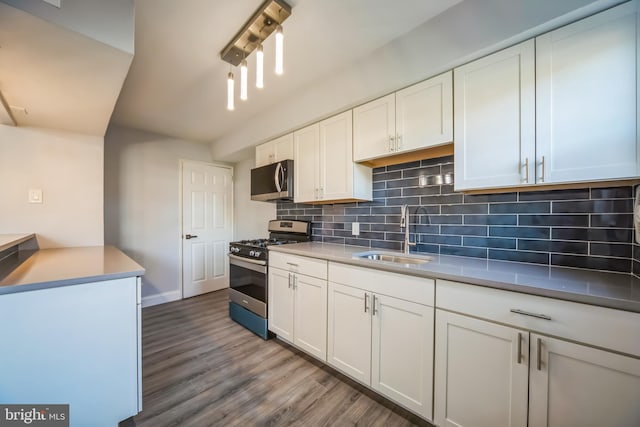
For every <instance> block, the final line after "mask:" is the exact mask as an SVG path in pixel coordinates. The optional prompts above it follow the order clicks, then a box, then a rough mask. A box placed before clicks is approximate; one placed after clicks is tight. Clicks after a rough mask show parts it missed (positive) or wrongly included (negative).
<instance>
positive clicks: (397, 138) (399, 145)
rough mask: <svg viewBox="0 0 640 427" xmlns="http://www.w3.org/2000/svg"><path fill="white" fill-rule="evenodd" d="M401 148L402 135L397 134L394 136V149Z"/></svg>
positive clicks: (398, 149)
mask: <svg viewBox="0 0 640 427" xmlns="http://www.w3.org/2000/svg"><path fill="white" fill-rule="evenodd" d="M401 149H402V135H398V136H397V137H396V151H400V150H401Z"/></svg>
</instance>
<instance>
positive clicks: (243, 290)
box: [229, 220, 311, 339]
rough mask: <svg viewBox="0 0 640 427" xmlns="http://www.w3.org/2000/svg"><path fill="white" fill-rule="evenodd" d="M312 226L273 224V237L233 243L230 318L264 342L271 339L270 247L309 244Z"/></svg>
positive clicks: (283, 221) (289, 221)
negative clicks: (268, 270) (269, 308)
mask: <svg viewBox="0 0 640 427" xmlns="http://www.w3.org/2000/svg"><path fill="white" fill-rule="evenodd" d="M309 240H311V223H310V222H308V221H295V220H272V221H269V238H268V239H254V240H241V241H238V242H231V243H230V244H229V267H230V278H229V316H230V317H231V319H233V320H235V321H236V322H238V323H240V324H241V325H243V326H244V327H246V328H247V329H249V330H250V331H252V332H254V333H255V334H257V335H258V336H260V337H262V338H263V339H267V338H268V337H269V332H268V329H267V326H268V325H267V322H268V320H267V313H268V310H267V304H268V295H269V287H268V286H269V284H268V274H267V268H268V259H269V251H268V246H270V245H285V244H290V243H299V242H308V241H309Z"/></svg>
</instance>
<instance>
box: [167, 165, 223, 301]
mask: <svg viewBox="0 0 640 427" xmlns="http://www.w3.org/2000/svg"><path fill="white" fill-rule="evenodd" d="M185 163H198V164H201V165H208V166H213V167H217V168H223V169H229V171H230V172H231V239H232V240H233V239H234V238H235V215H234V208H235V185H234V184H235V181H234V180H233V178H234V172H235V170H234V167H233V166H231V165H229V164H226V163H220V162H203V161H201V160H190V159H179V160H178V274H179V276H180V299H181V300H182V299H184V274H183V273H184V272H183V262H184V259H183V258H182V255H183V254H182V240H183V236H184V230H183V229H182V226H183V222H182V218H183V212H182V208H183V205H182V200H183V194H184V193H183V185H182V184H183V182H182V175H183V171H184V165H185Z"/></svg>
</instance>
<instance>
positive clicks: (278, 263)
mask: <svg viewBox="0 0 640 427" xmlns="http://www.w3.org/2000/svg"><path fill="white" fill-rule="evenodd" d="M269 263H270V264H269V279H268V280H269V282H268V283H269V295H268V301H269V304H268V310H269V321H268V322H269V330H270V331H271V332H273V333H274V334H276V335H277V336H278V337H279V338H281V339H283V340H285V341H287V342H289V343H291V344H293V345H294V346H296V347H298V348H300V349H301V350H304V351H305V352H307V353H309V354H311V355H312V356H314V357H316V358H318V359H320V360H322V361H326V359H327V279H326V270H327V267H326V265H327V262H326V261H320V260H314V259H307V258H303V257H298V256H293V255H285V254H280V253H272V254H270V259H269ZM323 265H324V270H323ZM280 267H284V268H280ZM304 272H307V273H309V274H314V275H317V276H320V277H313V276H311V275H307V274H303V273H304ZM323 272H324V273H323ZM323 274H324V277H322V276H323Z"/></svg>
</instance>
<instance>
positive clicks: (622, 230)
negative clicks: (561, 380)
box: [277, 156, 640, 276]
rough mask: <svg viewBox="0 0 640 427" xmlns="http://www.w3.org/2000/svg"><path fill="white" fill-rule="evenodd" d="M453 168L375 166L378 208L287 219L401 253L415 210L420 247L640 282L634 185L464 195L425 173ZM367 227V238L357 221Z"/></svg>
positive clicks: (320, 233) (339, 207)
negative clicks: (403, 223) (421, 181)
mask: <svg viewBox="0 0 640 427" xmlns="http://www.w3.org/2000/svg"><path fill="white" fill-rule="evenodd" d="M451 172H453V157H452V156H447V157H442V158H439V159H428V160H422V161H416V162H409V163H404V164H401V165H393V166H387V167H381V168H376V169H374V170H373V181H374V183H373V189H374V191H373V194H374V200H373V201H372V202H358V203H348V204H335V205H322V206H318V205H314V206H312V205H304V204H296V203H291V202H279V203H278V207H277V215H278V218H279V219H304V220H309V221H313V240H315V241H322V242H331V243H340V244H347V245H356V246H364V247H373V248H382V249H392V250H400V249H402V241H403V238H404V234H403V231H402V230H401V229H400V224H399V222H400V206H401V205H403V204H408V205H409V211H410V214H411V218H410V223H411V225H410V234H411V239H410V240H411V241H415V242H417V246H415V247H413V248H412V251H417V252H422V253H426V254H442V255H461V256H469V257H475V258H485V259H495V260H505V261H518V262H527V263H534V264H543V265H556V266H566V267H578V268H588V269H595V270H605V271H613V272H622V273H633V274H635V275H636V276H640V245H638V244H636V243H635V238H634V237H633V195H634V191H633V190H634V189H633V187H632V186H630V185H627V186H621V187H608V188H589V187H584V188H578V189H568V190H536V191H530V192H511V193H500V194H462V193H457V192H455V191H454V190H453V185H427V186H425V187H419V186H418V177H419V176H420V175H426V176H427V177H429V176H432V175H438V174H443V173H451ZM356 221H357V222H359V223H360V235H359V236H353V235H352V234H351V223H353V222H356Z"/></svg>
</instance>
